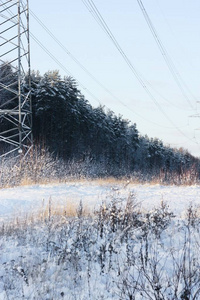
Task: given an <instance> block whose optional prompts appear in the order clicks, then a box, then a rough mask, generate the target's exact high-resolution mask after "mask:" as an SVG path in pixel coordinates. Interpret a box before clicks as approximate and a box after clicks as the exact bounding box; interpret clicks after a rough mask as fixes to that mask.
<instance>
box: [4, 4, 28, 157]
mask: <svg viewBox="0 0 200 300" xmlns="http://www.w3.org/2000/svg"><path fill="white" fill-rule="evenodd" d="M31 147H32V104H31V70H30V38H29V3H28V0H23V1H22V0H0V157H3V156H5V155H8V154H10V153H12V152H13V153H15V152H16V153H24V154H26V153H27V152H28V151H29V150H30V149H31Z"/></svg>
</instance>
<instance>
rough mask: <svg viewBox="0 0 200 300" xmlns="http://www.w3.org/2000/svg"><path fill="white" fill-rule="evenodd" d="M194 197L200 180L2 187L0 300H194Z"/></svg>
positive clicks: (199, 234) (199, 292) (198, 281)
mask: <svg viewBox="0 0 200 300" xmlns="http://www.w3.org/2000/svg"><path fill="white" fill-rule="evenodd" d="M80 200H81V203H80ZM70 203H73V204H74V205H75V207H76V209H75V212H76V215H75V216H74V209H73V214H72V215H70V216H69V215H67V214H66V213H63V214H61V213H59V214H58V215H57V216H56V214H55V213H53V205H55V207H56V206H58V207H62V209H63V212H64V211H66V210H67V208H68V207H70V206H71V204H70ZM199 203H200V199H199V187H198V186H191V187H175V186H173V187H168V186H159V185H156V186H153V185H131V184H129V185H127V184H120V185H117V184H115V185H103V184H102V185H97V184H96V183H91V182H88V183H67V184H61V185H47V186H43V185H38V186H26V187H18V188H13V189H3V190H0V207H1V210H0V211H1V224H0V251H1V252H0V253H1V255H0V299H13V300H14V299H38V300H39V299H40V300H43V299H45V300H47V299H49V300H50V299H53V300H54V299H55V300H56V299H67V300H68V299H69V300H70V299H81V300H84V299H91V300H96V299H114V300H115V299H116V300H118V299H119V300H121V299H127V300H130V299H136V300H138V299H141V300H142V299H164V300H165V299H166V300H168V299H199V297H200V274H199V273H200V271H199V270H200V258H199V240H200V231H199V225H200V218H199V214H198V205H199ZM49 205H50V206H49ZM85 206H87V209H86V211H87V212H89V211H91V212H93V214H91V215H89V214H84V207H85ZM49 207H50V210H49ZM51 208H52V211H51ZM62 209H61V210H62ZM38 212H39V213H40V212H43V215H42V218H38ZM44 212H45V213H44ZM19 216H21V221H20V222H18V221H17V217H19ZM183 216H184V217H183Z"/></svg>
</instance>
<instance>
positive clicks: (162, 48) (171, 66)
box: [137, 0, 193, 108]
mask: <svg viewBox="0 0 200 300" xmlns="http://www.w3.org/2000/svg"><path fill="white" fill-rule="evenodd" d="M137 2H138V5H139V7H140V9H141V11H142V13H143V16H144V18H145V20H146V22H147V25H148V27H149V29H150V31H151V33H152V35H153V37H154V40H155V41H156V43H157V45H158V48H159V50H160V52H161V54H162V56H163V58H164V60H165V62H166V64H167V67H168V69H169V71H170V73H171V74H172V76H173V78H174V80H175V82H176V84H177V86H178V87H179V89H180V91H181V93H182V95H183V97H184V98H185V99H186V101H187V102H188V104H189V105H190V106H191V107H192V108H193V105H192V103H191V101H190V99H189V98H188V96H187V95H186V93H185V91H184V89H183V85H184V86H185V88H186V89H187V90H189V89H188V88H187V86H186V84H185V83H184V81H183V79H182V78H181V75H180V73H179V72H178V70H177V69H176V67H175V65H174V63H173V61H172V59H171V57H170V56H169V54H168V52H167V50H166V48H165V46H164V45H163V43H162V41H161V39H160V37H159V35H158V33H157V31H156V29H155V26H154V25H153V23H152V21H151V19H150V17H149V15H148V13H147V11H146V9H145V7H144V5H143V3H142V0H137Z"/></svg>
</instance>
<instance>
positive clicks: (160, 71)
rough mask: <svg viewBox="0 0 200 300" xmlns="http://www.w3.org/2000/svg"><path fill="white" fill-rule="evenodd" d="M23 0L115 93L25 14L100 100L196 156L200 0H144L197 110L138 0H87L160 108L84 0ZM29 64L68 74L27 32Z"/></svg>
mask: <svg viewBox="0 0 200 300" xmlns="http://www.w3.org/2000/svg"><path fill="white" fill-rule="evenodd" d="M29 1H30V9H31V11H32V12H34V14H35V15H36V16H37V17H38V18H39V19H40V20H41V21H42V22H43V23H44V24H45V25H46V26H47V27H48V28H49V30H50V31H51V32H52V33H53V34H54V35H55V36H56V37H57V39H58V40H59V41H60V42H61V43H62V44H63V45H64V46H65V47H66V48H67V49H68V50H69V51H70V53H71V54H72V55H73V56H75V57H76V59H78V61H79V62H80V63H81V64H82V65H84V67H85V68H87V70H88V71H89V72H90V73H92V75H93V76H95V78H96V79H97V80H98V81H99V82H100V83H101V84H102V85H104V86H105V87H106V88H107V89H109V91H110V92H112V93H113V94H114V95H115V96H116V97H117V98H118V99H119V100H120V101H118V100H117V99H116V98H114V97H112V96H111V95H110V94H109V93H107V92H106V91H105V90H104V89H103V88H101V87H100V86H99V85H98V84H97V83H96V82H95V81H94V80H92V79H91V78H90V77H89V76H88V75H87V74H86V73H85V72H84V71H83V70H82V69H81V68H80V67H79V66H78V65H77V64H75V62H74V61H73V60H72V59H71V58H70V57H69V56H68V55H67V54H66V53H65V52H64V51H63V49H62V48H61V47H59V46H58V44H57V43H56V42H55V41H54V40H53V39H52V38H51V37H50V36H49V35H48V34H47V32H46V31H45V30H44V29H43V28H42V27H41V26H40V25H39V24H38V23H37V22H36V20H35V19H34V18H33V16H32V15H31V22H30V31H31V33H33V34H34V36H36V37H37V39H38V40H39V41H40V42H42V43H43V44H44V46H45V47H46V48H47V49H48V50H49V51H50V52H51V53H52V54H53V55H54V56H55V57H56V58H57V59H58V60H59V61H60V63H62V64H63V66H64V67H65V68H67V69H68V70H69V71H70V72H71V73H72V74H73V76H74V77H75V78H76V79H77V80H78V81H79V82H80V83H81V84H82V85H83V86H85V87H86V88H87V89H88V90H89V91H90V92H91V93H93V94H94V95H95V96H96V97H97V98H98V99H99V101H100V103H101V104H102V105H105V106H106V107H107V108H110V109H111V110H113V111H114V112H115V113H116V114H117V115H118V114H122V115H123V117H124V118H125V119H129V120H130V121H131V122H132V123H136V124H137V128H138V130H139V132H140V133H141V134H142V135H144V134H147V135H148V136H149V137H158V138H160V139H162V140H163V142H164V143H165V144H170V145H171V146H174V147H178V148H179V147H184V148H186V149H188V150H189V151H190V152H191V153H192V154H194V155H196V156H200V145H199V144H198V143H200V130H196V129H199V128H200V118H190V117H189V116H191V115H195V114H197V113H199V112H200V104H198V103H196V101H200V91H199V86H200V59H199V55H200V18H199V15H200V1H199V0H192V1H189V0H187V1H186V0H175V1H174V0H168V1H163V0H143V4H144V6H145V8H146V11H147V12H148V14H149V17H150V18H151V21H152V23H153V24H154V26H155V28H156V30H157V32H158V34H159V37H160V39H161V41H162V43H163V45H164V46H165V48H166V50H167V52H168V54H169V56H170V58H171V59H172V60H173V62H174V64H175V66H176V69H177V70H178V72H179V74H180V75H181V77H182V79H183V80H184V82H185V83H186V84H187V87H188V88H189V90H190V92H188V90H185V93H186V94H187V97H188V99H189V101H190V102H191V105H192V106H193V107H194V108H196V107H197V111H196V110H195V109H191V106H190V105H189V103H188V101H187V100H186V99H185V98H184V96H183V94H182V93H181V91H180V89H179V88H178V86H177V84H176V82H175V80H174V78H173V76H172V75H171V73H170V72H169V70H168V68H167V66H166V63H165V61H164V59H163V56H162V55H161V53H160V51H159V49H158V46H157V44H156V42H155V40H154V38H153V36H152V34H151V33H150V29H149V28H148V26H147V23H146V21H145V19H144V16H143V14H142V12H141V9H140V8H139V5H138V3H137V0H123V1H122V0H120V1H119V0H109V1H106V0H93V1H94V3H95V4H96V6H97V8H98V9H99V11H100V13H101V14H102V16H103V18H104V20H105V21H106V23H107V25H108V26H109V28H110V30H111V31H112V33H113V35H114V36H115V38H116V39H117V41H118V43H119V44H120V46H121V48H122V49H123V51H124V52H125V54H126V55H127V57H128V58H129V59H130V61H131V63H132V64H133V65H134V67H136V69H137V71H138V72H139V73H140V74H142V77H143V78H144V80H145V83H146V81H147V82H148V83H147V86H148V88H149V90H150V91H151V92H152V94H153V96H154V98H155V99H156V102H157V103H158V106H159V108H158V106H157V105H156V104H155V103H154V102H153V100H152V99H151V98H150V97H149V96H148V95H147V93H146V91H145V89H144V88H143V87H142V86H141V85H140V83H139V82H138V80H137V79H136V78H135V76H134V74H133V73H132V72H131V70H130V69H129V67H128V66H127V64H126V63H125V61H124V60H123V58H122V57H121V55H120V54H119V52H118V51H117V50H116V48H115V47H114V45H113V44H112V42H111V41H110V39H109V38H108V36H107V35H106V34H105V33H104V32H103V31H102V29H101V28H100V26H99V25H98V24H97V23H96V21H95V20H94V18H93V17H92V15H91V14H90V13H89V11H88V10H87V8H86V7H85V5H84V4H83V2H82V0H57V1H55V0H54V1H53V0H52V1H49V0H48V1H47V0H43V1H38V0H29ZM31 64H32V69H38V70H39V71H40V72H41V74H43V73H44V72H45V71H48V70H55V69H59V70H60V74H61V75H68V74H67V73H65V72H64V71H63V70H62V69H61V68H60V67H59V66H58V65H57V64H56V63H55V62H54V61H53V60H52V59H51V58H50V57H49V56H48V55H47V54H46V53H45V52H44V51H43V50H42V49H41V48H40V47H39V46H38V44H37V43H36V42H35V41H34V40H32V39H31ZM183 88H184V89H185V86H183ZM80 89H81V91H82V93H83V94H84V95H85V97H86V98H87V99H88V100H89V102H90V103H91V104H92V105H93V106H97V105H99V102H98V101H97V100H96V99H94V98H93V97H92V96H91V95H89V94H88V93H87V90H84V89H83V88H82V87H81V88H80ZM163 97H164V98H163ZM163 112H164V114H163ZM169 119H170V120H171V121H172V122H170V121H169ZM177 127H179V128H180V130H178V129H177Z"/></svg>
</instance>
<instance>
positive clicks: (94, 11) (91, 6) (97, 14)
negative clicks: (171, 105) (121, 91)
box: [82, 0, 192, 141]
mask: <svg viewBox="0 0 200 300" xmlns="http://www.w3.org/2000/svg"><path fill="white" fill-rule="evenodd" d="M82 2H83V3H84V5H85V6H86V8H87V9H88V10H89V12H90V13H91V14H92V15H93V16H94V18H95V20H96V21H97V22H98V24H100V26H101V28H102V29H103V30H104V32H105V33H106V34H107V35H108V37H109V39H110V40H111V41H112V43H113V44H114V46H115V47H116V49H117V50H118V52H119V53H120V54H121V56H122V57H123V59H124V61H125V62H126V64H127V65H128V66H129V68H130V69H131V71H132V73H133V74H134V75H135V77H136V78H137V80H138V81H139V83H140V84H141V86H142V87H143V89H144V90H145V91H146V93H147V94H148V96H149V97H150V98H151V100H152V101H153V102H154V104H155V105H156V106H157V107H158V109H159V110H160V112H161V113H162V114H163V115H164V116H165V118H166V119H167V120H168V121H169V122H170V123H171V124H172V125H173V127H174V128H176V130H177V131H179V132H180V133H181V134H182V135H183V136H185V137H186V138H187V139H188V140H191V141H192V139H190V138H189V137H187V136H186V135H185V134H184V132H182V131H181V130H180V128H179V127H177V126H176V124H175V123H174V122H173V121H172V120H171V119H170V118H169V117H168V115H167V114H166V112H165V111H164V110H163V109H162V107H161V106H160V105H159V103H158V102H157V100H156V99H155V97H154V96H153V95H152V93H151V92H150V91H149V89H148V88H147V86H146V84H145V82H144V80H143V79H142V77H141V75H140V74H139V72H138V71H137V70H136V68H135V67H134V66H133V64H132V62H131V61H130V59H129V58H128V57H127V55H126V54H125V52H124V51H123V49H122V48H121V46H120V45H119V43H118V41H117V40H116V38H115V37H114V35H113V33H112V32H111V30H110V28H109V27H108V25H107V23H106V22H105V20H104V19H103V17H102V15H101V13H100V12H99V10H98V8H97V6H96V5H95V4H94V2H93V0H87V1H86V0H82Z"/></svg>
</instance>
